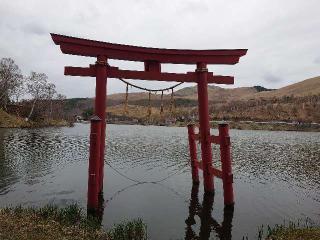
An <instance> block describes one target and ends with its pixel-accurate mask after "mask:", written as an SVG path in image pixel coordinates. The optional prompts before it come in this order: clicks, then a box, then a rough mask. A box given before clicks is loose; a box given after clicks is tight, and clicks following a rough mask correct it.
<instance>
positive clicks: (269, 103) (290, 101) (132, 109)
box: [70, 77, 320, 122]
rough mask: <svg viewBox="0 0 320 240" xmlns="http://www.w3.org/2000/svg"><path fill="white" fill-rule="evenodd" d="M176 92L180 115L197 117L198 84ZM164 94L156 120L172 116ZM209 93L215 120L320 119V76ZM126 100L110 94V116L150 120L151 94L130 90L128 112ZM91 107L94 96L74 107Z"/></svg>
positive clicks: (156, 101)
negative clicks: (274, 87) (281, 84)
mask: <svg viewBox="0 0 320 240" xmlns="http://www.w3.org/2000/svg"><path fill="white" fill-rule="evenodd" d="M174 95H175V98H174V99H175V106H176V112H175V114H174V115H175V116H176V117H178V118H180V119H190V116H197V106H198V101H197V99H198V96H197V87H196V86H193V87H186V88H183V89H180V90H178V91H176V92H174ZM160 96H161V95H160V93H158V94H152V96H151V106H152V112H153V114H152V119H154V121H159V119H163V118H166V117H171V116H172V114H171V113H170V112H168V109H169V108H170V98H171V95H170V93H167V94H165V95H164V102H163V105H164V108H165V110H166V111H167V113H166V114H164V115H162V116H160V114H159V109H160V104H161V101H160ZM208 96H209V104H210V114H211V117H212V119H217V120H219V119H227V120H228V119H229V120H252V121H299V122H300V121H302V122H320V77H315V78H311V79H307V80H304V81H302V82H299V83H295V84H292V85H289V86H286V87H283V88H280V89H277V90H270V89H265V88H263V87H260V86H255V87H241V88H228V89H225V88H221V87H218V86H213V85H210V86H209V88H208ZM70 101H71V100H70ZM124 101H125V94H124V93H120V94H112V95H109V96H108V97H107V105H108V107H107V112H108V113H109V115H112V116H115V117H116V118H121V119H124V120H126V119H127V120H130V119H136V120H137V119H139V121H140V120H141V121H144V120H143V119H147V117H146V116H147V112H148V104H149V102H148V93H146V92H144V93H129V102H128V104H129V113H127V114H125V113H124V105H123V104H124ZM90 106H91V108H92V107H93V101H92V99H82V100H79V101H74V102H73V104H72V107H71V109H72V112H73V113H74V112H78V114H81V111H83V109H82V108H83V107H85V108H89V107H90ZM164 116H165V117H164Z"/></svg>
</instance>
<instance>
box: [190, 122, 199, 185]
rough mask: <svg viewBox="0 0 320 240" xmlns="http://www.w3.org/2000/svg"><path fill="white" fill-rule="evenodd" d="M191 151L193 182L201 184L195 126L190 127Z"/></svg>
mask: <svg viewBox="0 0 320 240" xmlns="http://www.w3.org/2000/svg"><path fill="white" fill-rule="evenodd" d="M188 138H189V151H190V161H191V173H192V182H193V183H194V184H199V170H198V161H197V145H196V140H195V134H194V124H189V125H188Z"/></svg>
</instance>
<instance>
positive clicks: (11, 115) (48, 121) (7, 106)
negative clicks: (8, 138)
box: [0, 58, 69, 128]
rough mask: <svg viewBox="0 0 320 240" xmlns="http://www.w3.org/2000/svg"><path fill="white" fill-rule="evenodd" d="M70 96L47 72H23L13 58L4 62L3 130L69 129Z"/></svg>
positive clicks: (0, 74)
mask: <svg viewBox="0 0 320 240" xmlns="http://www.w3.org/2000/svg"><path fill="white" fill-rule="evenodd" d="M65 99H66V97H65V96H63V95H62V94H59V93H58V92H57V90H56V86H55V85H54V84H53V83H51V82H49V81H48V77H47V75H46V74H45V73H36V72H34V71H31V72H30V74H29V75H28V76H24V75H23V74H22V73H21V70H20V68H19V66H18V65H17V64H16V63H15V62H14V60H13V59H11V58H2V59H1V60H0V127H22V128H28V127H45V126H66V125H68V124H69V123H68V121H67V118H66V116H65V114H64V111H63V107H64V102H65Z"/></svg>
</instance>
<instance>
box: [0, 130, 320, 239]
mask: <svg viewBox="0 0 320 240" xmlns="http://www.w3.org/2000/svg"><path fill="white" fill-rule="evenodd" d="M213 132H214V133H217V131H216V130H213ZM88 135H89V125H80V124H79V125H76V126H75V127H74V128H48V129H0V205H2V206H4V205H8V204H13V205H16V204H23V205H43V204H45V203H57V204H60V205H66V204H69V203H71V202H78V203H80V204H81V205H83V206H85V205H86V191H87V165H88V162H87V159H88ZM231 137H232V153H233V169H234V177H235V179H234V181H235V187H234V188H235V197H236V205H235V210H234V213H233V218H232V219H231V221H230V216H231V215H230V214H228V213H225V212H224V211H223V199H222V192H221V191H222V190H221V187H222V184H221V181H220V180H219V179H216V180H215V185H216V195H215V197H214V199H211V200H212V201H214V202H213V203H212V207H211V208H212V215H211V216H212V217H213V220H214V221H213V220H212V219H211V218H210V217H203V215H201V212H203V211H200V210H199V209H202V208H201V205H202V204H203V202H205V203H206V201H205V199H203V191H202V185H200V189H199V195H198V203H197V204H195V205H196V207H193V208H192V203H194V202H195V201H193V200H194V199H192V198H191V199H190V194H191V189H192V186H191V176H190V168H189V166H188V160H189V154H188V145H187V144H188V143H187V131H186V129H185V128H168V127H151V126H117V125H108V127H107V149H106V160H107V161H109V162H110V164H111V165H112V166H114V167H115V168H116V169H118V170H119V171H121V172H122V173H124V174H126V175H127V176H128V177H130V178H133V179H137V180H139V181H156V180H159V179H162V178H165V177H166V176H169V175H170V174H173V173H176V172H177V174H176V175H174V176H172V177H171V178H169V179H167V180H165V181H163V182H161V184H151V183H147V184H134V183H133V182H131V181H129V180H127V179H124V178H123V177H121V176H119V175H118V174H117V173H115V172H114V171H113V170H112V169H110V168H108V166H107V165H106V167H105V182H104V186H105V193H104V197H105V200H106V202H105V210H104V218H103V224H104V226H106V227H110V226H112V225H113V224H114V223H116V222H119V221H122V220H124V219H131V218H135V217H141V218H143V219H144V221H146V222H147V223H148V231H149V234H150V235H151V236H152V239H169V238H173V239H177V238H178V239H179V238H183V237H184V236H186V235H187V236H189V235H190V234H191V235H192V234H195V235H197V236H199V234H200V232H201V229H202V233H201V234H204V233H206V231H207V230H208V229H211V230H210V231H211V236H213V235H215V236H220V237H221V236H224V237H225V238H226V239H228V238H229V237H228V234H227V235H221V231H222V232H228V231H229V232H230V231H231V229H232V235H233V236H240V235H241V234H242V235H244V234H245V233H249V234H255V233H256V232H257V229H258V226H259V225H261V224H275V223H281V222H282V221H283V219H287V220H289V219H296V218H304V217H306V216H308V217H311V218H312V219H314V220H316V219H318V218H319V214H320V212H319V209H320V208H319V207H320V194H319V187H320V182H319V179H320V165H319V161H320V133H302V132H267V131H244V130H242V131H237V130H233V131H231ZM213 153H214V162H215V164H216V165H217V166H220V164H219V161H218V160H219V152H218V146H213ZM209 200H210V199H209ZM211 200H210V201H211ZM210 201H207V202H209V203H210ZM209 205H210V204H209ZM210 206H211V205H210ZM209 208H210V207H209ZM192 209H194V210H192ZM197 209H198V210H197ZM196 210H197V211H198V212H197V214H195V215H194V217H193V218H194V220H192V219H191V218H192V217H191V218H190V216H192V214H193V212H194V211H196ZM226 214H227V215H226ZM199 215H200V216H199ZM201 216H202V218H201ZM187 219H189V220H187ZM210 219H211V220H210ZM186 220H187V221H186ZM222 223H224V224H222ZM230 224H231V225H232V227H231V226H230ZM221 229H223V230H221ZM225 229H227V230H226V231H224V230H225ZM210 231H209V232H210ZM201 234H200V235H201ZM191 235H190V236H191ZM242 235H241V236H240V237H242ZM202 236H204V235H202Z"/></svg>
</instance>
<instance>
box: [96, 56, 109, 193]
mask: <svg viewBox="0 0 320 240" xmlns="http://www.w3.org/2000/svg"><path fill="white" fill-rule="evenodd" d="M106 65H107V57H106V56H98V57H97V62H96V99H95V114H96V115H97V116H98V117H99V118H100V119H101V138H100V140H101V144H100V160H99V178H100V179H99V192H100V193H102V191H103V173H104V172H103V171H104V149H105V138H106V137H105V135H106V100H107V99H106V98H107V67H106Z"/></svg>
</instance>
